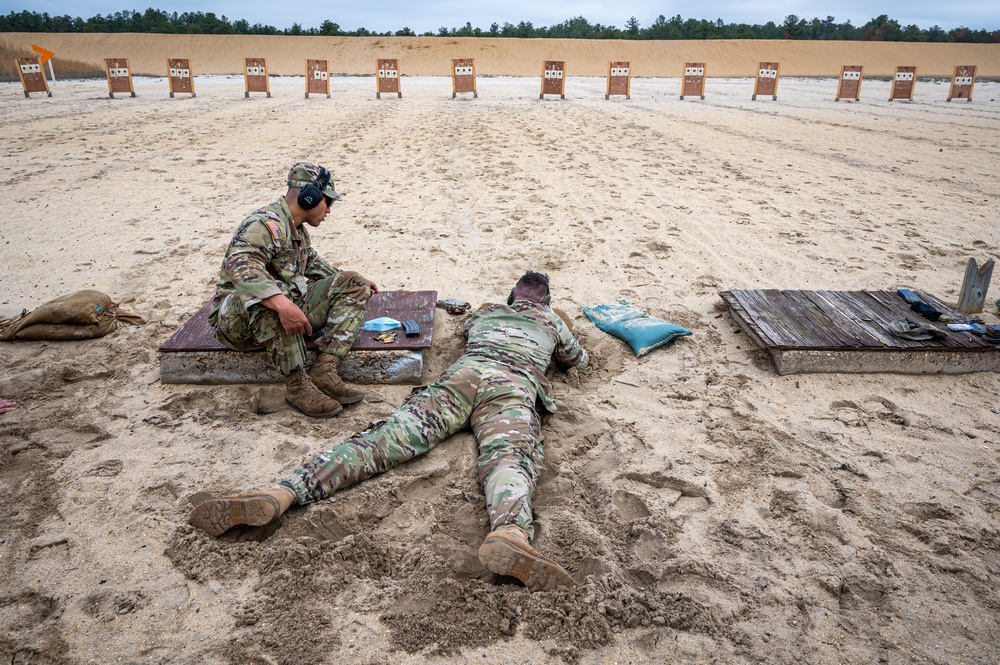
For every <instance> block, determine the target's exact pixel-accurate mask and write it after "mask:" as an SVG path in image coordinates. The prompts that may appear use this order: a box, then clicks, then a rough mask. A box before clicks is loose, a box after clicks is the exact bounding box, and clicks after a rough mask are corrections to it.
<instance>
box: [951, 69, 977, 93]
mask: <svg viewBox="0 0 1000 665" xmlns="http://www.w3.org/2000/svg"><path fill="white" fill-rule="evenodd" d="M975 84H976V66H975V65H959V66H958V67H955V75H954V76H952V77H951V88H949V89H948V101H949V102H950V101H951V100H952V99H967V100H969V101H970V102H971V101H972V86H974V85H975Z"/></svg>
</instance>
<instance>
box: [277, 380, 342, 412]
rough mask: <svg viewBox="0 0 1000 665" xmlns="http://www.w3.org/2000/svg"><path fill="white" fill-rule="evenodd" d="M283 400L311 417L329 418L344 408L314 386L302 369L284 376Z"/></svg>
mask: <svg viewBox="0 0 1000 665" xmlns="http://www.w3.org/2000/svg"><path fill="white" fill-rule="evenodd" d="M285 401H286V402H288V403H289V404H291V405H292V406H294V407H295V408H296V409H298V410H299V411H301V412H302V413H304V414H306V415H307V416H312V417H313V418H329V417H330V416H335V415H337V414H338V413H340V412H341V411H343V410H344V407H342V406H341V405H340V403H339V402H337V401H336V400H333V399H330V398H329V397H327V396H326V395H324V394H323V393H322V392H320V391H319V389H318V388H316V386H315V385H314V384H313V381H312V379H310V378H309V374H307V373H306V371H305V370H304V369H300V370H299V371H297V372H293V373H292V374H289V375H288V376H286V377H285Z"/></svg>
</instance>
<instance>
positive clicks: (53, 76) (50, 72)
mask: <svg viewBox="0 0 1000 665" xmlns="http://www.w3.org/2000/svg"><path fill="white" fill-rule="evenodd" d="M49 74H50V75H51V77H52V83H53V85H54V84H55V82H56V70H54V69H52V58H49Z"/></svg>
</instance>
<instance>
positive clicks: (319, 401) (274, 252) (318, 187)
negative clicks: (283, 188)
mask: <svg viewBox="0 0 1000 665" xmlns="http://www.w3.org/2000/svg"><path fill="white" fill-rule="evenodd" d="M340 198H341V197H340V195H339V194H337V190H335V189H334V187H333V178H332V176H331V175H330V172H329V171H327V170H326V169H325V168H323V167H322V166H314V165H313V164H309V163H307V162H299V163H297V164H295V165H294V166H292V169H291V171H289V172H288V190H287V192H286V193H285V195H284V196H282V197H279V198H278V200H277V201H275V202H274V203H272V204H270V205H268V206H265V207H263V208H260V209H259V210H256V211H254V212H253V213H251V214H250V216H249V217H247V218H246V219H244V220H243V221H242V222H241V223H240V225H239V226H237V227H236V232H235V233H233V239H232V241H230V243H229V247H228V248H227V249H226V255H225V258H224V259H223V261H222V270H221V272H220V273H219V282H218V285H217V287H216V293H215V298H214V299H213V301H212V310H211V312H209V315H208V322H209V323H210V324H211V325H212V327H213V328H214V329H215V337H216V338H217V339H218V340H219V341H220V342H221V343H222V344H224V345H226V346H227V347H229V348H231V349H233V350H235V351H255V350H259V349H261V348H265V349H267V351H268V353H269V354H270V356H271V360H272V361H273V362H274V364H275V365H276V366H277V367H278V369H279V371H280V372H281V374H282V375H283V376H284V377H285V399H286V400H287V401H288V403H289V404H291V405H292V406H293V407H295V408H296V409H298V410H299V411H301V412H302V413H304V414H306V415H307V416H312V417H314V418H327V417H329V416H333V415H336V414H337V413H340V412H341V411H342V410H343V408H344V407H343V406H342V405H344V404H354V403H356V402H360V401H361V400H362V399H363V398H364V393H363V392H361V391H360V390H358V389H357V388H351V387H349V386H347V385H346V384H345V383H344V382H343V381H342V380H341V378H340V374H339V365H340V360H341V358H343V357H344V355H346V354H347V352H348V351H349V350H350V349H351V346H352V345H353V344H354V338H355V336H356V335H357V333H358V328H360V326H361V319H362V317H363V316H364V313H365V306H366V305H367V304H368V299H369V298H370V297H371V294H372V293H378V286H376V284H375V282H373V281H371V280H369V279H366V278H364V277H362V276H361V275H359V274H358V273H356V272H350V271H346V270H339V269H338V268H335V267H333V266H332V265H330V264H329V263H327V262H326V261H324V260H323V258H322V257H321V256H320V255H319V254H317V253H316V250H314V249H313V248H312V245H311V243H310V241H309V231H308V228H307V227H310V226H312V227H314V228H315V227H317V226H319V225H320V224H321V223H322V222H323V220H324V219H325V218H326V215H327V213H328V212H329V211H330V206H332V205H333V202H334V201H339V200H340ZM313 330H317V331H320V332H319V335H318V336H317V337H316V339H315V340H314V341H315V343H316V351H317V353H316V364H315V366H314V367H313V370H312V373H311V374H309V373H307V372H306V369H305V365H306V345H305V339H304V336H307V335H312V334H313Z"/></svg>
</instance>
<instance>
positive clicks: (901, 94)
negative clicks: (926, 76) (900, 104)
mask: <svg viewBox="0 0 1000 665" xmlns="http://www.w3.org/2000/svg"><path fill="white" fill-rule="evenodd" d="M916 80H917V68H916V67H896V75H895V76H893V77H892V91H891V92H890V93H889V101H890V102H891V101H893V100H895V99H905V100H907V101H909V102H912V101H913V84H914V83H915V82H916Z"/></svg>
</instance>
